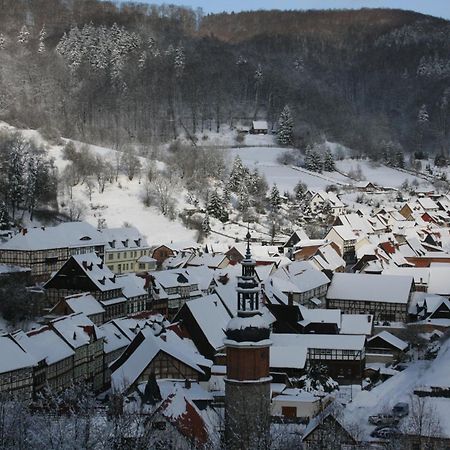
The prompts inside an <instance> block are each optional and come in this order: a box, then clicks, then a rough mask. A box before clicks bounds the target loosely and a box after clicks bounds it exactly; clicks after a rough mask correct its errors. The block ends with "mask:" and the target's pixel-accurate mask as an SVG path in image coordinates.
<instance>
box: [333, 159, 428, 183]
mask: <svg viewBox="0 0 450 450" xmlns="http://www.w3.org/2000/svg"><path fill="white" fill-rule="evenodd" d="M358 166H359V167H360V168H361V171H362V174H363V176H364V178H365V180H366V181H371V182H373V183H376V184H378V185H379V186H383V187H393V188H398V187H400V185H401V184H402V183H403V182H404V181H405V180H408V183H412V182H413V181H414V180H416V181H417V182H418V183H419V184H420V185H421V186H424V187H425V186H427V187H429V186H430V184H429V183H428V182H427V181H425V180H423V179H422V178H420V177H417V176H414V175H410V174H408V173H405V172H403V171H400V170H397V169H394V168H391V167H386V166H383V165H380V164H376V163H374V162H372V161H369V160H367V159H343V160H341V161H336V167H337V169H338V170H339V171H340V172H343V173H345V174H348V173H349V172H351V171H356V170H357V168H358Z"/></svg>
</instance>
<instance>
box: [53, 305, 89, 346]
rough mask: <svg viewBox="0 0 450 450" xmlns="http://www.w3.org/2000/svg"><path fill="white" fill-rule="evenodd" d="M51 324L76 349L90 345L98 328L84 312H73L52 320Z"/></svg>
mask: <svg viewBox="0 0 450 450" xmlns="http://www.w3.org/2000/svg"><path fill="white" fill-rule="evenodd" d="M50 326H51V327H52V328H53V329H54V330H55V331H56V332H57V333H58V334H59V335H60V336H61V337H62V338H63V339H64V340H65V341H66V342H67V343H68V344H69V345H70V346H71V347H72V348H74V349H76V348H79V347H82V346H83V345H88V344H89V343H90V342H91V339H92V338H93V336H94V337H96V336H98V328H97V327H96V326H95V325H94V323H93V322H92V321H91V320H90V319H88V318H87V317H86V316H85V315H84V314H82V313H78V314H71V315H70V316H64V317H60V318H58V319H54V320H52V321H51V322H50Z"/></svg>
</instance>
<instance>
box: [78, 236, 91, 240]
mask: <svg viewBox="0 0 450 450" xmlns="http://www.w3.org/2000/svg"><path fill="white" fill-rule="evenodd" d="M90 240H91V238H90V237H89V236H83V237H81V238H80V241H90Z"/></svg>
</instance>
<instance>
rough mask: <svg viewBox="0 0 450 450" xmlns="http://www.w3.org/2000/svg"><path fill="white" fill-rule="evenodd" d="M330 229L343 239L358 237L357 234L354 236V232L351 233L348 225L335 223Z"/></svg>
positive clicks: (352, 239) (351, 239) (353, 239)
mask: <svg viewBox="0 0 450 450" xmlns="http://www.w3.org/2000/svg"><path fill="white" fill-rule="evenodd" d="M331 230H334V231H335V232H336V233H337V234H338V235H339V237H340V238H341V239H342V240H344V241H356V240H357V239H358V236H356V234H355V233H353V231H352V229H351V228H350V227H349V226H348V225H335V226H334V227H332V228H331ZM331 230H330V232H331ZM330 232H329V233H330ZM329 233H328V235H329ZM328 235H327V236H328Z"/></svg>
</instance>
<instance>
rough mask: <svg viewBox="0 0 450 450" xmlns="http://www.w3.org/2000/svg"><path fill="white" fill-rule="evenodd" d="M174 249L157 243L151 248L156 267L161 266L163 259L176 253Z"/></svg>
mask: <svg viewBox="0 0 450 450" xmlns="http://www.w3.org/2000/svg"><path fill="white" fill-rule="evenodd" d="M176 253H177V252H176V250H174V249H172V248H170V247H168V246H167V245H159V246H158V247H155V248H154V249H153V250H152V255H151V256H152V258H153V259H154V260H155V261H156V266H157V268H160V267H162V265H163V263H164V261H165V260H166V259H168V258H171V257H172V256H175V255H176Z"/></svg>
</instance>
